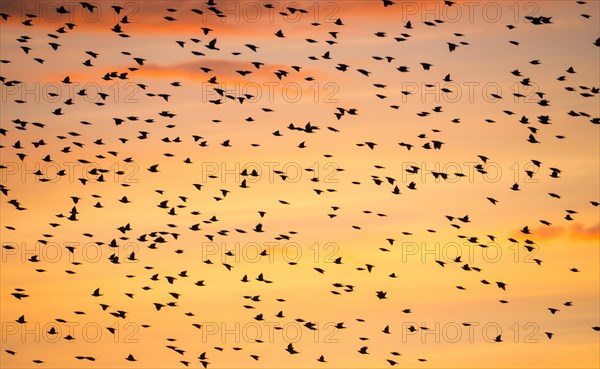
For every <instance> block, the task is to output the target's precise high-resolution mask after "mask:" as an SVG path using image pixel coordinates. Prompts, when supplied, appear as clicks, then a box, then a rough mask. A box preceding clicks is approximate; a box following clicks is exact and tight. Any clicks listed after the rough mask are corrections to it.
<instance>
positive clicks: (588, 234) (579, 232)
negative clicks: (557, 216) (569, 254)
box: [512, 223, 600, 241]
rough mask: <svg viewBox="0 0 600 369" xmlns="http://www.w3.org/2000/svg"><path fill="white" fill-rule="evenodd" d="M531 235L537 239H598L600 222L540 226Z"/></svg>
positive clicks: (515, 234)
mask: <svg viewBox="0 0 600 369" xmlns="http://www.w3.org/2000/svg"><path fill="white" fill-rule="evenodd" d="M522 235H523V234H522V233H521V232H519V231H515V232H513V233H512V236H513V237H519V236H522ZM531 236H532V238H534V239H535V240H542V241H543V240H555V239H569V240H573V241H598V240H600V223H599V224H596V225H594V226H589V227H586V226H585V225H584V224H582V223H574V224H572V225H570V226H568V227H563V226H539V227H535V228H532V229H531Z"/></svg>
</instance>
